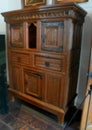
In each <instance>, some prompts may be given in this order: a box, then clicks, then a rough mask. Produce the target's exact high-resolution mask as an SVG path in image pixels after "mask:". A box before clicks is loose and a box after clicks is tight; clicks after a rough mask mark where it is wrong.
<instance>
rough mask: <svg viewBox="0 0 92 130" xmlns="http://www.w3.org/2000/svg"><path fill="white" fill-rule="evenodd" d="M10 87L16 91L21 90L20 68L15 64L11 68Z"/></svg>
mask: <svg viewBox="0 0 92 130" xmlns="http://www.w3.org/2000/svg"><path fill="white" fill-rule="evenodd" d="M11 70H12V77H11V79H12V81H11V82H12V88H13V89H14V90H17V91H20V92H22V91H23V88H22V86H23V85H22V75H21V74H22V70H21V68H20V66H16V65H13V66H12V68H11Z"/></svg>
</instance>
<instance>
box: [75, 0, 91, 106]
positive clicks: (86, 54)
mask: <svg viewBox="0 0 92 130" xmlns="http://www.w3.org/2000/svg"><path fill="white" fill-rule="evenodd" d="M79 5H80V6H81V7H82V8H83V9H85V10H86V11H87V15H86V17H85V22H84V25H83V36H82V48H81V58H80V69H79V78H78V86H77V93H78V97H77V98H76V100H75V104H76V106H77V107H78V106H79V105H80V103H81V102H82V100H83V98H84V96H85V91H86V84H87V76H88V75H87V74H88V69H89V58H90V49H91V42H92V0H89V1H88V2H85V3H82V4H79Z"/></svg>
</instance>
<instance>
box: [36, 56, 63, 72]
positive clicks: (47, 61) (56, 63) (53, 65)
mask: <svg viewBox="0 0 92 130" xmlns="http://www.w3.org/2000/svg"><path fill="white" fill-rule="evenodd" d="M35 65H36V66H38V67H43V68H47V69H51V70H56V71H63V59H55V58H48V57H44V56H35Z"/></svg>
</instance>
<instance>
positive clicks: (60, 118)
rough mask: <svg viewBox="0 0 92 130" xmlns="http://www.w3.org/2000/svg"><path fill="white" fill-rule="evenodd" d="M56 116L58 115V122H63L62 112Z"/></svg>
mask: <svg viewBox="0 0 92 130" xmlns="http://www.w3.org/2000/svg"><path fill="white" fill-rule="evenodd" d="M57 117H58V123H59V124H63V123H64V116H63V115H62V114H59V115H58V116H57Z"/></svg>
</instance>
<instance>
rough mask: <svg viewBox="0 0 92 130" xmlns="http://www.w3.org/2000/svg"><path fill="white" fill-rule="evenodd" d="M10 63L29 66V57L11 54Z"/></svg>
mask: <svg viewBox="0 0 92 130" xmlns="http://www.w3.org/2000/svg"><path fill="white" fill-rule="evenodd" d="M12 62H16V63H19V64H20V63H21V64H30V56H29V55H28V54H24V53H12Z"/></svg>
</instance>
